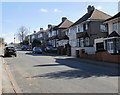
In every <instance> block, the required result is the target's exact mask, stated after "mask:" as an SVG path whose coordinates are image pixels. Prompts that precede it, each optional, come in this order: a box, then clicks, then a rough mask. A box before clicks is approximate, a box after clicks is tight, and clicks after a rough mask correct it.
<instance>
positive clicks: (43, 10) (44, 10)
mask: <svg viewBox="0 0 120 95" xmlns="http://www.w3.org/2000/svg"><path fill="white" fill-rule="evenodd" d="M40 12H44V13H47V12H48V10H47V9H43V8H41V9H40Z"/></svg>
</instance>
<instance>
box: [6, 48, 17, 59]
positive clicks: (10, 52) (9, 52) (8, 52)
mask: <svg viewBox="0 0 120 95" xmlns="http://www.w3.org/2000/svg"><path fill="white" fill-rule="evenodd" d="M10 55H14V56H15V57H16V56H17V53H16V49H15V47H13V46H6V47H5V49H4V56H10Z"/></svg>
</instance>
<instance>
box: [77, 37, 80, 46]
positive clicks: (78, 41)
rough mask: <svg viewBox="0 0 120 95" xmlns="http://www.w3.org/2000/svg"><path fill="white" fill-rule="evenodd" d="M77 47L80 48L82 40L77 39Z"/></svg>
mask: <svg viewBox="0 0 120 95" xmlns="http://www.w3.org/2000/svg"><path fill="white" fill-rule="evenodd" d="M77 47H80V39H79V38H78V39H77Z"/></svg>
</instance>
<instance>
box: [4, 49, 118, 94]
mask: <svg viewBox="0 0 120 95" xmlns="http://www.w3.org/2000/svg"><path fill="white" fill-rule="evenodd" d="M4 60H5V62H6V64H7V66H9V68H10V71H11V73H12V75H13V77H14V79H15V80H16V82H17V85H18V86H19V88H20V89H21V91H22V92H23V93H118V70H117V69H115V68H106V67H101V66H97V65H92V64H86V63H83V62H79V61H75V60H70V59H68V58H65V57H62V56H50V55H41V54H32V53H31V52H30V51H18V56H17V57H5V58H4Z"/></svg>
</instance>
